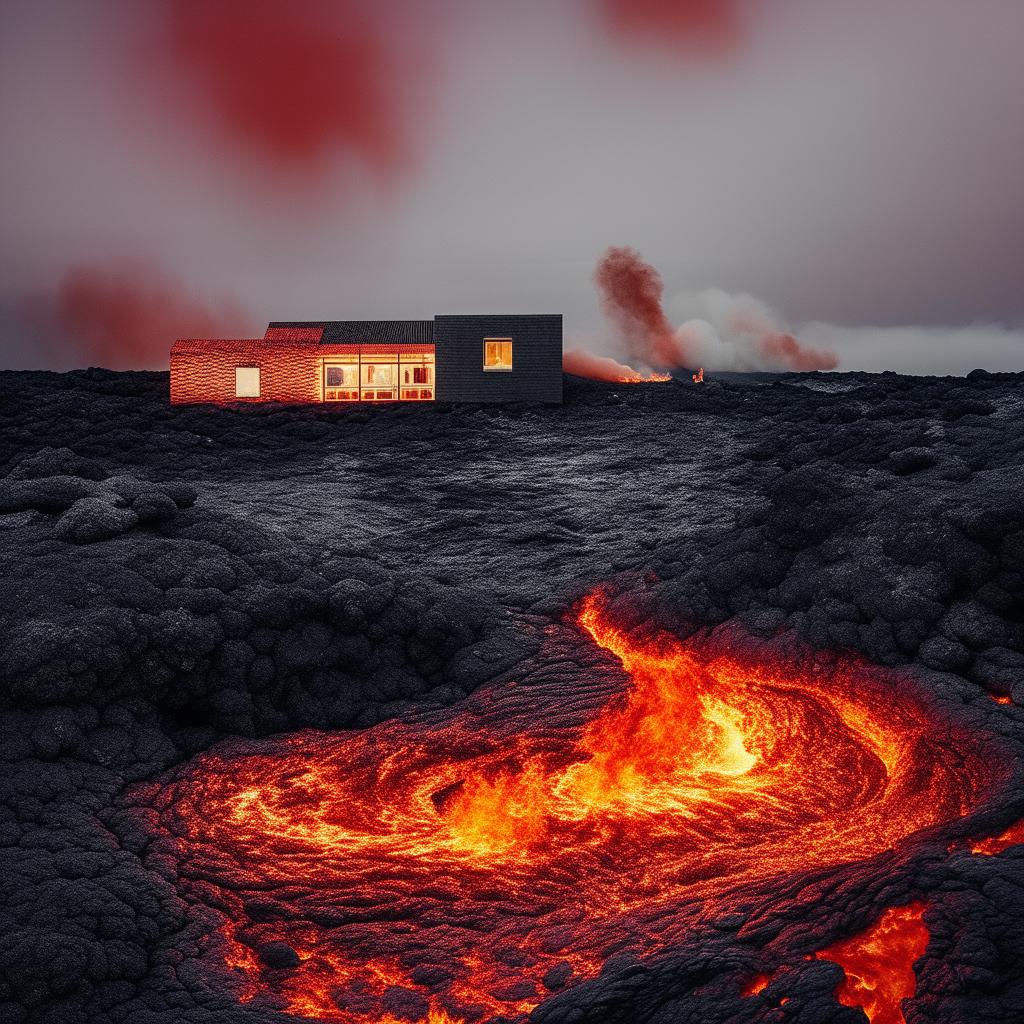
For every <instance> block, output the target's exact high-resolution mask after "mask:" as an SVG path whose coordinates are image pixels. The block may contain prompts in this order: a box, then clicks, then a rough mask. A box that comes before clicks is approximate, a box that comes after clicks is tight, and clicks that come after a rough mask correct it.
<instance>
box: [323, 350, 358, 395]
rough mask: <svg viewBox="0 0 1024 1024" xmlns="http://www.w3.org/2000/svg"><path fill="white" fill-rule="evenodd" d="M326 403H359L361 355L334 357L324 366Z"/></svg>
mask: <svg viewBox="0 0 1024 1024" xmlns="http://www.w3.org/2000/svg"><path fill="white" fill-rule="evenodd" d="M324 401H325V402H358V401H359V355H358V353H353V354H351V355H338V356H332V357H331V362H329V363H325V364H324Z"/></svg>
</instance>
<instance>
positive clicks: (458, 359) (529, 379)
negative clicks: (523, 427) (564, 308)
mask: <svg viewBox="0 0 1024 1024" xmlns="http://www.w3.org/2000/svg"><path fill="white" fill-rule="evenodd" d="M484 338H511V339H512V369H511V370H510V371H500V370H498V371H495V370H484V368H483V348H484ZM434 344H435V346H436V348H437V397H438V400H439V401H442V402H561V401H562V317H561V315H560V314H550V315H548V314H544V315H533V316H516V315H508V316H489V315H485V316H437V317H435V318H434Z"/></svg>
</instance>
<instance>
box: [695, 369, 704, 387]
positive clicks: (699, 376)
mask: <svg viewBox="0 0 1024 1024" xmlns="http://www.w3.org/2000/svg"><path fill="white" fill-rule="evenodd" d="M693 383H694V384H703V383H704V367H703V366H700V367H698V368H697V372H696V373H695V374H693Z"/></svg>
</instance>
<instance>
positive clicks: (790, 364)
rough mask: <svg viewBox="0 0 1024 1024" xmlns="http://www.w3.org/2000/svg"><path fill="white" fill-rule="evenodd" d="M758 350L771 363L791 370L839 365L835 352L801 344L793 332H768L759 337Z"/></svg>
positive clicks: (820, 368) (827, 367) (818, 368)
mask: <svg viewBox="0 0 1024 1024" xmlns="http://www.w3.org/2000/svg"><path fill="white" fill-rule="evenodd" d="M757 350H758V351H759V352H760V353H761V355H763V356H764V357H765V359H766V360H767V361H768V362H769V363H772V364H775V365H781V366H784V367H786V368H787V369H790V370H834V369H835V368H836V367H837V366H838V365H839V356H837V355H836V354H835V352H826V351H824V350H822V349H816V348H809V347H808V346H806V345H801V344H800V342H798V341H797V340H796V338H794V337H793V335H792V334H783V333H773V334H766V335H764V337H761V338H758V340H757Z"/></svg>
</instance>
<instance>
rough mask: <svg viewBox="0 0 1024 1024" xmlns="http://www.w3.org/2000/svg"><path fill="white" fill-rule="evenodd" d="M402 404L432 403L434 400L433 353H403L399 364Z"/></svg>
mask: <svg viewBox="0 0 1024 1024" xmlns="http://www.w3.org/2000/svg"><path fill="white" fill-rule="evenodd" d="M400 370H401V374H400V379H401V390H400V391H399V396H398V397H399V398H400V399H401V400H402V401H403V402H432V401H433V400H434V353H433V350H431V351H429V352H403V353H402V355H401V364H400Z"/></svg>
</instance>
